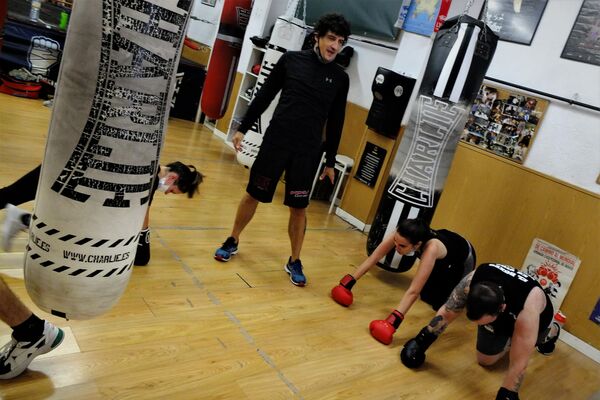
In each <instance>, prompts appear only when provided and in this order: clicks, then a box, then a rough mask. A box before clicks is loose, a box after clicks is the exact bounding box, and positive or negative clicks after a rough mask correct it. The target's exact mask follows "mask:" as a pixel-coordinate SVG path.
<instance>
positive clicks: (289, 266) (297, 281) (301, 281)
mask: <svg viewBox="0 0 600 400" xmlns="http://www.w3.org/2000/svg"><path fill="white" fill-rule="evenodd" d="M283 268H284V269H285V272H287V273H288V274H290V281H292V283H293V284H294V285H296V286H304V285H306V276H304V273H303V272H302V262H301V261H300V259H297V260H296V261H294V262H292V257H290V258H289V260H288V262H287V263H286V264H285V266H284V267H283Z"/></svg>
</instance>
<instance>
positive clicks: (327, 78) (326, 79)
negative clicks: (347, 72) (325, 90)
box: [325, 77, 333, 83]
mask: <svg viewBox="0 0 600 400" xmlns="http://www.w3.org/2000/svg"><path fill="white" fill-rule="evenodd" d="M325 82H327V83H333V79H332V78H329V77H326V78H325Z"/></svg>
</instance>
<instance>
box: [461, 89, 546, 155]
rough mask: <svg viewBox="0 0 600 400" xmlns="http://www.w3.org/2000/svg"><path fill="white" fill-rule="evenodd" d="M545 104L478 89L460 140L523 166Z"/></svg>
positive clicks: (500, 90) (519, 96) (514, 95)
mask: <svg viewBox="0 0 600 400" xmlns="http://www.w3.org/2000/svg"><path fill="white" fill-rule="evenodd" d="M547 108H548V101H547V100H543V99H539V98H536V97H532V96H529V95H525V94H522V93H515V92H512V91H509V90H506V89H501V88H497V87H494V86H490V85H482V86H481V88H480V89H479V94H478V95H477V98H476V99H475V101H474V103H473V106H472V107H471V111H470V113H469V118H468V120H467V124H466V125H465V128H464V130H463V133H462V134H461V140H463V141H465V142H467V143H470V144H473V145H476V146H478V147H480V148H483V149H485V150H488V151H491V152H492V153H495V154H497V155H499V156H502V157H506V158H509V159H511V160H513V161H516V162H519V163H523V161H524V160H525V156H526V154H527V151H528V150H529V148H530V146H531V144H532V142H533V138H534V137H535V134H536V132H537V130H538V128H539V126H540V123H541V121H542V117H543V115H544V112H545V111H546V109H547Z"/></svg>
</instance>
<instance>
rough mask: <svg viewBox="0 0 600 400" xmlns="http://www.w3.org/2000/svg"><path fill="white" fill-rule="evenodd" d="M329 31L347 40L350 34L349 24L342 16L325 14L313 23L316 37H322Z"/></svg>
mask: <svg viewBox="0 0 600 400" xmlns="http://www.w3.org/2000/svg"><path fill="white" fill-rule="evenodd" d="M329 31H331V32H333V33H335V34H336V35H339V36H342V37H343V38H344V39H348V36H350V34H351V32H350V23H349V22H348V21H347V20H346V18H344V16H343V15H342V14H335V13H331V14H325V15H323V16H322V17H321V18H319V20H318V21H317V22H316V23H315V33H316V34H317V36H318V37H323V36H325V35H326V34H327V32H329Z"/></svg>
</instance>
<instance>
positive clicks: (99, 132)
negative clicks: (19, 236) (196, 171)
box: [25, 0, 192, 319]
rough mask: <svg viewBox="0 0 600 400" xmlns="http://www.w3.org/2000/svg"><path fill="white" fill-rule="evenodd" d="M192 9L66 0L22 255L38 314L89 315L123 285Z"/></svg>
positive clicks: (185, 4)
mask: <svg viewBox="0 0 600 400" xmlns="http://www.w3.org/2000/svg"><path fill="white" fill-rule="evenodd" d="M191 5H192V0H169V1H166V0H165V1H152V2H151V1H128V0H102V1H85V2H83V1H77V2H75V4H74V8H73V12H72V14H71V19H70V22H69V30H68V33H67V41H66V43H65V51H64V53H63V60H62V65H61V68H60V75H59V79H58V88H57V93H56V100H55V102H54V107H53V111H52V119H51V123H50V130H49V132H48V141H47V144H46V152H45V157H44V161H43V163H42V172H41V176H40V181H39V185H38V189H37V196H36V204H35V209H34V213H33V217H32V221H31V225H30V235H29V243H28V246H27V252H26V254H25V284H26V287H27V291H28V292H29V295H30V296H31V298H32V299H33V301H34V302H35V303H36V304H37V305H38V306H39V307H40V308H41V309H42V310H44V311H47V312H49V313H52V314H54V315H58V316H61V317H64V318H69V319H70V318H73V319H85V318H92V317H94V316H97V315H100V314H102V313H104V312H106V311H107V310H109V309H110V308H111V307H112V306H113V305H114V304H115V303H116V302H117V301H118V300H119V298H120V297H121V295H122V294H123V292H124V290H125V287H126V285H127V282H128V281H129V277H130V275H131V268H132V265H133V260H134V258H135V252H136V248H137V237H138V234H139V231H140V229H141V226H142V223H143V220H144V215H145V213H146V209H147V207H148V198H149V193H150V190H151V187H152V183H153V179H154V175H155V173H156V170H157V167H158V159H159V154H160V149H161V146H162V143H163V136H164V132H165V128H166V123H167V119H168V114H169V113H168V111H169V104H170V99H171V97H172V94H173V87H174V85H173V83H174V79H173V77H174V75H175V72H176V69H177V64H178V62H179V54H180V50H181V44H182V42H183V38H184V36H185V32H186V28H187V21H188V14H189V11H190V9H191Z"/></svg>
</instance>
